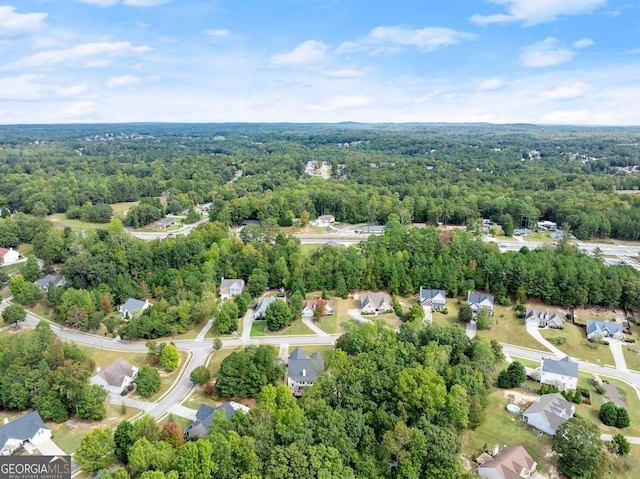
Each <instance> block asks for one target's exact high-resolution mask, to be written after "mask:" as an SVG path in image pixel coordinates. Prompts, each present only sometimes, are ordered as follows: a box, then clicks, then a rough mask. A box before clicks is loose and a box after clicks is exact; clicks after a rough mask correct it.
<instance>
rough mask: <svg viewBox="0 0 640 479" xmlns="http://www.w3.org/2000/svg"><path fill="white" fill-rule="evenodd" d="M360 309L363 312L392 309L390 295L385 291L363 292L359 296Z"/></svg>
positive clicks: (369, 312)
mask: <svg viewBox="0 0 640 479" xmlns="http://www.w3.org/2000/svg"><path fill="white" fill-rule="evenodd" d="M360 309H361V310H362V313H363V314H374V313H386V312H388V311H393V306H391V296H389V295H388V294H387V293H363V294H362V296H360Z"/></svg>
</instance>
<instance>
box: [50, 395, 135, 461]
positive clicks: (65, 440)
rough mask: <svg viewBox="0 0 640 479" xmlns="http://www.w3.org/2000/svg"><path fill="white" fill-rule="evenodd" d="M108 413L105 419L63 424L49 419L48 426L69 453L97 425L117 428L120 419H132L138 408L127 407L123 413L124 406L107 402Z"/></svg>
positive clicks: (59, 443)
mask: <svg viewBox="0 0 640 479" xmlns="http://www.w3.org/2000/svg"><path fill="white" fill-rule="evenodd" d="M106 408H107V415H106V417H105V419H104V420H103V421H100V422H95V421H80V420H77V419H70V420H68V421H67V422H65V423H63V424H56V423H54V422H51V421H47V426H49V428H50V429H51V432H52V434H53V440H54V442H55V443H56V444H57V445H58V446H59V447H60V448H61V449H62V450H63V451H64V452H66V453H67V454H70V453H72V452H74V451H75V450H76V449H77V448H78V446H79V445H80V441H82V438H83V437H84V436H86V435H87V433H88V432H89V431H91V430H92V429H94V428H96V427H106V428H108V429H113V428H115V427H116V426H117V425H118V423H119V422H120V421H123V420H124V419H130V418H131V417H132V416H134V415H135V414H136V413H138V410H137V409H135V408H130V407H125V408H124V409H125V412H124V414H123V410H122V406H118V405H114V404H107V406H106Z"/></svg>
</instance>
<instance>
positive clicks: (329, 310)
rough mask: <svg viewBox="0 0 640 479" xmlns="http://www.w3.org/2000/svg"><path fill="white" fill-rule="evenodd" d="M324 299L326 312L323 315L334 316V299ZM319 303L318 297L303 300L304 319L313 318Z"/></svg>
mask: <svg viewBox="0 0 640 479" xmlns="http://www.w3.org/2000/svg"><path fill="white" fill-rule="evenodd" d="M322 301H324V314H323V316H333V301H331V300H326V301H325V300H322ZM317 304H318V300H317V299H306V300H304V301H303V302H302V319H311V318H312V317H313V312H314V311H315V310H316V305H317Z"/></svg>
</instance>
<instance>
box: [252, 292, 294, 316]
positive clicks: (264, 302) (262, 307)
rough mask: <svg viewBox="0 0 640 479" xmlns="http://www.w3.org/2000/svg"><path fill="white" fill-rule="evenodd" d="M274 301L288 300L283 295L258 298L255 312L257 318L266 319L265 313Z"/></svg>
mask: <svg viewBox="0 0 640 479" xmlns="http://www.w3.org/2000/svg"><path fill="white" fill-rule="evenodd" d="M274 301H284V302H286V299H285V298H283V297H282V296H265V297H262V298H260V299H258V304H257V306H256V311H255V313H254V318H255V319H264V317H265V314H266V312H267V306H269V305H270V304H271V303H273V302H274Z"/></svg>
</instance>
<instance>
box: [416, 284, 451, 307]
mask: <svg viewBox="0 0 640 479" xmlns="http://www.w3.org/2000/svg"><path fill="white" fill-rule="evenodd" d="M418 302H419V303H420V304H421V305H422V306H431V307H432V308H433V309H444V308H446V307H447V293H446V292H445V291H444V290H442V289H423V288H422V286H421V287H420V294H419V295H418Z"/></svg>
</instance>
